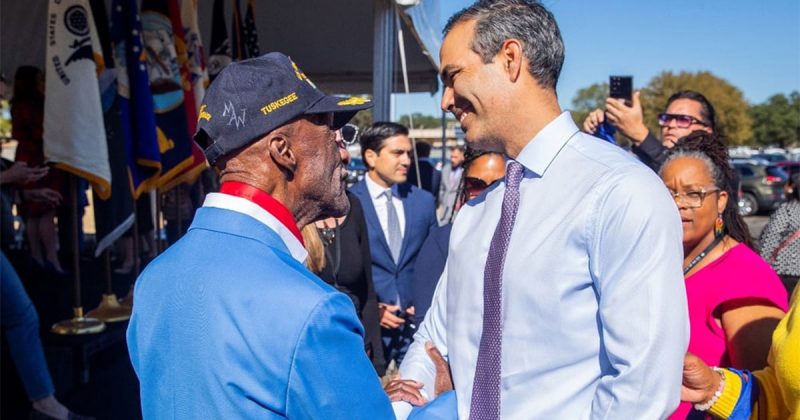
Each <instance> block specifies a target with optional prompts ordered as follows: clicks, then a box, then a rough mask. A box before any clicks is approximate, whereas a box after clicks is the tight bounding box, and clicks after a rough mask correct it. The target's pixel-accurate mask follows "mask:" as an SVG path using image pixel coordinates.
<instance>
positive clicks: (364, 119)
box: [350, 108, 372, 133]
mask: <svg viewBox="0 0 800 420" xmlns="http://www.w3.org/2000/svg"><path fill="white" fill-rule="evenodd" d="M350 124H354V125H356V126H358V129H359V131H361V132H362V133H363V132H364V130H366V129H367V127H369V126H371V125H372V108H369V109H365V110H363V111H358V113H356V116H355V117H353V119H352V120H350Z"/></svg>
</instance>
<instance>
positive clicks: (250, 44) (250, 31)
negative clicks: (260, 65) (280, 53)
mask: <svg viewBox="0 0 800 420" xmlns="http://www.w3.org/2000/svg"><path fill="white" fill-rule="evenodd" d="M254 8H255V2H254V0H247V12H246V13H245V16H244V27H243V29H242V32H243V33H244V49H245V51H246V52H247V58H252V57H258V56H259V55H261V49H260V48H258V33H257V32H256V20H255V10H254Z"/></svg>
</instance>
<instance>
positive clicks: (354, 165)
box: [347, 157, 367, 188]
mask: <svg viewBox="0 0 800 420" xmlns="http://www.w3.org/2000/svg"><path fill="white" fill-rule="evenodd" d="M365 173H367V165H365V164H364V161H363V160H362V159H361V158H360V157H353V158H351V159H350V164H349V165H347V188H350V187H351V186H353V184H355V183H356V182H358V181H361V180H362V179H364V174H365Z"/></svg>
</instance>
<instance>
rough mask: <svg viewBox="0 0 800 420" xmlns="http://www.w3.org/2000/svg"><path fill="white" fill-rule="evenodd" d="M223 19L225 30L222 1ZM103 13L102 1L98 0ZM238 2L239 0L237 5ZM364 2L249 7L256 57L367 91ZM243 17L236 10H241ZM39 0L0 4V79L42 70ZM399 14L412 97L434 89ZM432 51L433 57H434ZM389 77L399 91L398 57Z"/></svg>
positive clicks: (207, 15) (340, 87) (208, 6)
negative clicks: (278, 56)
mask: <svg viewBox="0 0 800 420" xmlns="http://www.w3.org/2000/svg"><path fill="white" fill-rule="evenodd" d="M226 3H227V6H228V7H227V8H226V9H227V13H228V15H227V16H226V19H225V22H226V24H228V25H230V21H231V19H230V13H231V10H230V4H231V3H230V0H228V1H227V2H226ZM106 5H107V10H108V9H109V8H110V0H107V1H106ZM244 5H245V2H244V1H242V6H244ZM212 7H213V1H212V0H200V1H199V19H200V27H201V30H202V31H203V41H204V46H205V47H206V54H208V48H209V44H210V39H211V10H212ZM373 9H374V7H373V1H372V0H334V1H331V0H303V1H297V0H270V1H260V2H256V28H257V30H258V37H259V43H260V44H259V45H260V48H261V51H262V52H268V51H281V52H284V53H286V54H288V55H290V56H291V57H292V59H294V61H295V62H297V63H298V65H300V67H301V68H302V69H303V71H304V72H305V73H306V74H308V75H309V77H310V78H311V79H312V80H313V81H314V82H315V83H316V84H317V85H318V86H320V87H321V88H322V89H324V90H326V91H328V92H335V93H371V91H372V62H373V56H372V53H373V50H372V40H373V37H374V34H373V25H374V18H373ZM242 13H244V10H242ZM46 15H47V2H46V1H42V0H38V1H19V0H0V70H2V72H3V74H5V75H6V77H7V78H10V77H12V76H13V74H14V70H15V69H16V67H18V66H20V65H23V64H32V65H36V66H39V67H43V66H44V59H45V32H46V31H45V29H46ZM410 22H411V19H409V18H408V17H407V16H404V18H403V19H401V25H402V26H403V31H404V34H405V46H406V58H407V60H408V72H409V83H410V88H411V91H412V92H435V91H436V89H437V87H438V82H437V78H436V75H437V70H436V64H435V59H434V58H433V57H432V56H431V55H430V54H429V53H428V52H427V51H426V49H425V47H424V46H423V45H421V42H419V37H418V36H416V32H415V31H416V28H413V24H411V25H409V24H410ZM434 53H435V52H434ZM395 67H396V69H397V70H396V72H395V74H394V75H393V76H392V77H393V81H394V87H395V91H396V92H401V91H403V84H402V83H403V81H402V80H403V79H402V76H401V74H400V60H399V58H397V59H396V60H395Z"/></svg>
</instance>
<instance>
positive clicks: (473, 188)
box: [464, 176, 491, 200]
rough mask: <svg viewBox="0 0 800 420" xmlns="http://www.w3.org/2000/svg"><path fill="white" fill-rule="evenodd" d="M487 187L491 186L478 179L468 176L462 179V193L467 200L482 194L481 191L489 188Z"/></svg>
mask: <svg viewBox="0 0 800 420" xmlns="http://www.w3.org/2000/svg"><path fill="white" fill-rule="evenodd" d="M489 185H491V183H489V184H487V183H486V181H484V180H482V179H480V178H473V177H471V176H468V177H465V178H464V193H465V194H466V196H467V199H468V200H469V199H472V198H474V197H475V196H477V195H479V194H480V193H482V192H483V190H485V189H487V188H489Z"/></svg>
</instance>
